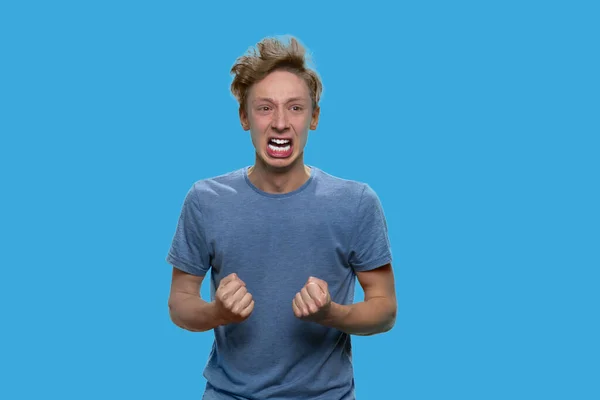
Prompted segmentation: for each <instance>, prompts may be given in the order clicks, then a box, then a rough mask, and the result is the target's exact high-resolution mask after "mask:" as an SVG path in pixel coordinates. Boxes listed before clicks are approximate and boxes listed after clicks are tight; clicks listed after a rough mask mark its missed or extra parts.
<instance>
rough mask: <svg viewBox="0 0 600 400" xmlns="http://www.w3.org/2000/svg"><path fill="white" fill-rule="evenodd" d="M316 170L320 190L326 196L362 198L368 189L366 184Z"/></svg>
mask: <svg viewBox="0 0 600 400" xmlns="http://www.w3.org/2000/svg"><path fill="white" fill-rule="evenodd" d="M315 169H316V171H317V176H318V186H319V189H320V190H321V191H323V192H325V193H326V194H329V195H341V196H346V197H348V196H350V197H352V198H355V197H358V198H360V196H361V195H362V193H363V192H364V191H365V189H366V187H368V185H367V184H366V183H364V182H360V181H357V180H353V179H347V178H341V177H339V176H335V175H332V174H330V173H328V172H325V171H323V170H322V169H319V168H315Z"/></svg>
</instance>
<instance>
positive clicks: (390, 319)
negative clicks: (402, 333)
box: [380, 301, 398, 333]
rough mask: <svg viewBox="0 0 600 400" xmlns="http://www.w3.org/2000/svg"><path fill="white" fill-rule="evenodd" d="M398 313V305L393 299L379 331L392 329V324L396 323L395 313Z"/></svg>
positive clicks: (383, 331)
mask: <svg viewBox="0 0 600 400" xmlns="http://www.w3.org/2000/svg"><path fill="white" fill-rule="evenodd" d="M397 313H398V306H397V304H396V302H395V301H394V302H393V303H392V304H391V305H390V308H389V312H388V313H387V318H386V319H385V323H384V324H383V328H382V330H381V332H380V333H385V332H389V331H391V330H392V328H393V327H394V325H396V315H397Z"/></svg>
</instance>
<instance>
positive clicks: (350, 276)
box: [167, 167, 392, 400]
mask: <svg viewBox="0 0 600 400" xmlns="http://www.w3.org/2000/svg"><path fill="white" fill-rule="evenodd" d="M248 168H249V167H244V168H241V169H238V170H236V171H233V172H230V173H228V174H225V175H221V176H218V177H214V178H210V179H203V180H200V181H197V182H196V183H194V185H193V186H192V188H191V189H190V190H189V192H188V193H187V196H186V198H185V201H184V204H183V207H182V210H181V215H180V217H179V222H178V225H177V230H176V233H175V236H174V238H173V242H172V244H171V248H170V250H169V253H168V256H167V262H168V263H169V264H171V265H173V266H174V267H175V268H178V269H180V270H182V271H185V272H187V273H190V274H193V275H199V276H201V275H205V274H206V273H207V272H208V271H209V270H210V271H211V274H210V276H211V279H210V283H211V300H214V295H215V290H216V288H217V287H218V285H219V282H220V281H221V279H222V278H224V277H225V276H227V275H229V274H231V273H233V272H235V273H236V274H237V275H238V276H239V278H240V279H241V280H242V281H244V282H245V283H246V287H247V289H248V291H249V292H250V293H251V294H252V296H253V298H254V302H255V306H254V310H253V312H252V314H251V315H250V317H249V318H248V319H247V320H245V321H243V322H241V323H239V324H230V325H226V326H219V327H217V328H215V329H214V335H215V340H214V344H213V347H212V351H211V353H210V356H209V360H208V363H207V365H206V367H205V370H204V377H205V378H206V379H207V385H206V390H205V393H204V397H203V399H205V400H213V399H244V400H245V399H273V400H275V399H277V400H283V399H295V400H296V399H311V400H316V399H323V400H325V399H326V400H342V399H343V400H350V399H354V374H353V369H352V352H351V340H350V335H348V334H346V333H343V332H341V331H339V330H337V329H332V328H327V327H324V326H321V325H319V324H317V323H314V322H308V321H303V320H300V319H298V318H296V317H295V316H294V312H293V310H292V300H293V298H294V296H295V295H296V293H297V292H299V291H300V289H302V287H303V286H304V284H305V283H306V281H307V280H308V278H309V276H314V277H316V278H319V279H323V280H324V281H326V282H327V284H328V286H329V291H330V294H331V299H332V301H334V302H336V303H339V304H352V302H353V300H354V288H355V280H356V274H355V271H367V270H371V269H374V268H378V267H380V266H383V265H386V264H388V263H391V261H392V255H391V249H390V242H389V239H388V232H387V225H386V220H385V217H384V213H383V208H382V206H381V203H380V201H379V198H378V197H377V195H376V193H375V192H374V191H373V189H371V187H370V186H368V185H367V184H365V183H361V182H357V181H351V180H346V179H341V178H338V177H335V176H332V175H329V174H327V173H325V172H324V171H322V170H320V169H318V168H316V167H310V168H311V175H310V178H309V179H308V180H307V181H306V182H305V183H304V184H303V185H302V186H301V187H300V188H298V189H297V190H295V191H293V192H289V193H285V194H271V193H266V192H263V191H261V190H260V189H258V188H257V187H256V186H254V185H253V184H252V182H251V181H250V180H249V179H248V175H247V173H248Z"/></svg>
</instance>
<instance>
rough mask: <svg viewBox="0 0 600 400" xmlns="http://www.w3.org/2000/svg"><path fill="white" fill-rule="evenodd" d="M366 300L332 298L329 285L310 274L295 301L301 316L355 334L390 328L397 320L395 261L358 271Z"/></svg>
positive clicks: (293, 305) (361, 334)
mask: <svg viewBox="0 0 600 400" xmlns="http://www.w3.org/2000/svg"><path fill="white" fill-rule="evenodd" d="M357 277H358V281H359V283H360V285H361V286H362V288H363V290H364V292H365V300H364V301H362V302H360V303H356V304H351V305H341V304H338V303H334V302H332V301H331V296H330V294H329V289H328V287H327V286H328V285H327V283H326V282H325V281H322V280H320V279H317V278H313V277H311V278H309V280H308V282H307V283H306V285H305V286H304V287H303V288H302V290H301V291H300V292H299V293H298V294H296V297H295V298H294V301H293V302H292V308H293V310H294V314H295V315H296V316H297V317H298V318H302V319H307V320H310V321H314V322H317V323H319V324H321V325H324V326H329V327H331V328H336V329H339V330H341V331H343V332H346V333H348V334H353V335H360V336H369V335H375V334H378V333H383V332H387V331H389V330H390V329H392V327H393V326H394V324H395V322H396V309H397V303H396V290H395V287H394V274H393V271H392V266H391V264H386V265H384V266H382V267H380V268H377V269H374V270H371V271H365V272H357Z"/></svg>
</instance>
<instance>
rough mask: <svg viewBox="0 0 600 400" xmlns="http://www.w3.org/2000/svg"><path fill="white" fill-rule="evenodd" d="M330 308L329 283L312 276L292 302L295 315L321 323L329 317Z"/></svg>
mask: <svg viewBox="0 0 600 400" xmlns="http://www.w3.org/2000/svg"><path fill="white" fill-rule="evenodd" d="M330 308H331V296H330V294H329V288H328V286H327V282H325V281H324V280H321V279H317V278H314V277H312V276H311V277H310V278H308V281H307V282H306V284H305V285H304V287H303V288H302V290H300V292H298V293H297V294H296V296H295V297H294V300H293V301H292V309H293V310H294V315H295V316H296V317H298V318H300V319H307V320H310V321H317V322H318V321H320V320H321V319H323V318H324V317H326V316H327V313H328V312H329V309H330Z"/></svg>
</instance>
